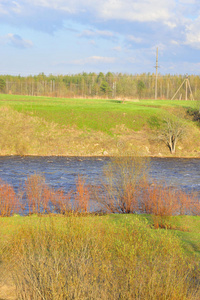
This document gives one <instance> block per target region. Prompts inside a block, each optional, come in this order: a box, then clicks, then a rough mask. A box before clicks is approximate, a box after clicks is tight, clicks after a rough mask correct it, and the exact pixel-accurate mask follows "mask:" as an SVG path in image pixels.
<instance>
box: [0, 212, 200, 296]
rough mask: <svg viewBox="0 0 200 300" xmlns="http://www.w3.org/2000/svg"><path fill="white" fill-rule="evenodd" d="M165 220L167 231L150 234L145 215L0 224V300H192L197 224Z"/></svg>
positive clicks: (198, 276) (199, 251)
mask: <svg viewBox="0 0 200 300" xmlns="http://www.w3.org/2000/svg"><path fill="white" fill-rule="evenodd" d="M169 222H170V223H171V225H172V226H173V228H174V229H173V230H166V229H154V227H153V221H152V217H151V216H149V215H134V214H132V215H103V216H92V215H85V216H84V215H83V216H75V215H71V216H70V215H69V216H65V217H64V216H61V215H54V216H53V215H48V216H40V217H38V216H36V215H33V216H31V217H20V216H14V217H11V218H0V261H1V263H0V269H1V272H0V282H1V285H0V297H1V298H2V299H63V300H64V299H152V300H153V299H157V300H162V299H163V300H164V299H170V300H173V299H174V300H175V299H180V300H181V299H188V300H192V299H196V300H197V299H199V297H200V290H199V283H200V269H199V259H200V218H199V217H191V216H181V217H172V218H170V220H169ZM5 293H6V294H5ZM9 295H10V296H9ZM16 295H17V297H16Z"/></svg>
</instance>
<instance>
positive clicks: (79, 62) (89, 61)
mask: <svg viewBox="0 0 200 300" xmlns="http://www.w3.org/2000/svg"><path fill="white" fill-rule="evenodd" d="M115 61H116V58H115V57H103V56H91V57H87V58H83V59H78V60H73V61H72V62H71V63H72V64H75V65H86V64H102V63H103V64H108V63H109V64H110V63H111V64H113V63H115Z"/></svg>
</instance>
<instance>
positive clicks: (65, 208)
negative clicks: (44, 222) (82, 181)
mask: <svg viewBox="0 0 200 300" xmlns="http://www.w3.org/2000/svg"><path fill="white" fill-rule="evenodd" d="M71 197H72V191H69V192H68V193H67V194H65V193H64V192H63V191H62V190H58V191H54V192H53V196H52V197H51V204H52V210H53V211H55V212H56V213H60V214H66V213H68V212H71V211H72V205H71Z"/></svg>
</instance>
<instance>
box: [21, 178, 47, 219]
mask: <svg viewBox="0 0 200 300" xmlns="http://www.w3.org/2000/svg"><path fill="white" fill-rule="evenodd" d="M25 193H26V201H27V203H28V212H29V214H32V213H37V214H38V213H46V212H47V213H48V212H50V210H51V198H52V190H51V189H50V188H49V187H48V186H47V185H46V184H45V178H44V177H43V176H40V175H37V174H35V175H31V176H30V177H28V178H27V180H26V182H25Z"/></svg>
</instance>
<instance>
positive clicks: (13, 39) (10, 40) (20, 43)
mask: <svg viewBox="0 0 200 300" xmlns="http://www.w3.org/2000/svg"><path fill="white" fill-rule="evenodd" d="M0 44H3V45H11V46H14V47H17V48H30V47H32V46H33V43H32V41H30V40H25V39H23V38H22V37H21V36H19V35H17V34H13V33H8V34H7V35H5V36H1V37H0Z"/></svg>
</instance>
